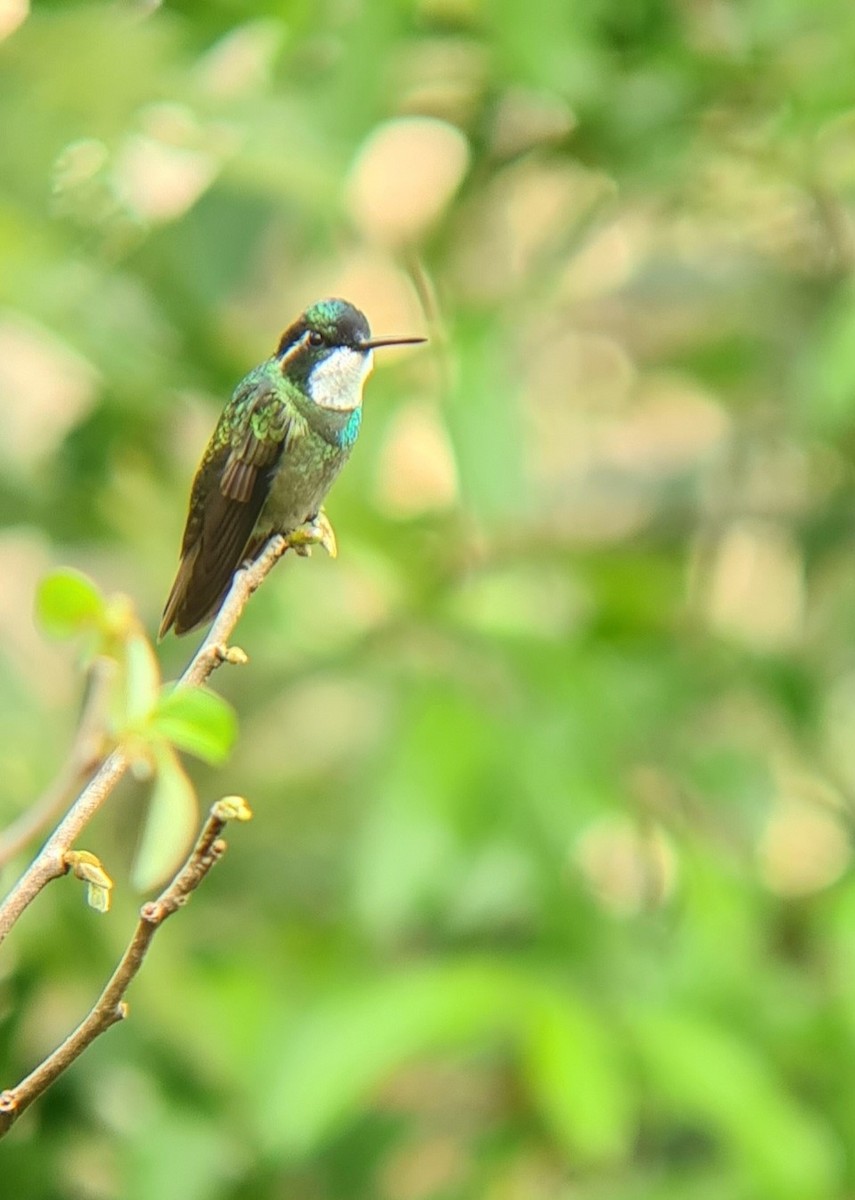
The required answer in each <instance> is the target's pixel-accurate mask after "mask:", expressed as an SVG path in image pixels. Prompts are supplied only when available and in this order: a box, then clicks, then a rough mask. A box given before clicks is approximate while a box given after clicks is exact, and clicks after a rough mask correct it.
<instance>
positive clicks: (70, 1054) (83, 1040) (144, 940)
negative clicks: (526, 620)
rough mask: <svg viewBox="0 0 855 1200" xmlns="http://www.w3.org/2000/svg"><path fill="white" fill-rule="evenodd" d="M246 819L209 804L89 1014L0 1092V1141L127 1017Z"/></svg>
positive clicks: (230, 805)
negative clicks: (133, 991)
mask: <svg viewBox="0 0 855 1200" xmlns="http://www.w3.org/2000/svg"><path fill="white" fill-rule="evenodd" d="M274 561H275V560H274ZM271 565H272V564H271ZM268 569H269V568H268ZM238 615H239V614H238ZM250 816H251V813H250V810H249V806H248V805H247V804H246V802H245V801H244V800H242V799H241V798H240V797H228V798H227V799H225V800H220V801H219V802H218V803H217V804H214V805H213V807H212V808H211V812H210V815H209V817H208V819H207V820H206V822H205V824H204V825H203V827H202V830H201V832H200V834H199V837H198V839H197V841H196V845H195V846H194V847H193V849H192V851H191V852H190V855H189V857H188V858H187V861H186V862H185V863H184V865H183V867H181V868H180V870H179V871H178V872H177V874H176V875H175V877H174V878H173V880H172V882H171V883H170V884H169V885H168V887H166V888H165V890H164V891H163V892H162V893H161V894H160V896H158V898H157V899H156V900H152V901H150V902H149V903H148V904H144V905H143V906H142V908H141V909H140V917H139V921H138V923H137V927H136V929H135V930H134V933H133V936H132V937H131V940H130V941H129V943H128V945H127V948H126V950H125V952H124V954H123V955H122V957H121V959H120V960H119V964H118V966H117V967H116V969H115V971H114V972H113V974H112V976H111V977H110V979H109V981H108V983H107V985H106V987H105V988H104V990H103V991H102V993H101V995H100V996H99V997H98V999H97V1001H96V1002H95V1004H94V1005H93V1007H92V1009H91V1010H90V1012H89V1013H88V1015H87V1016H86V1017H85V1018H84V1019H83V1020H82V1021H81V1023H80V1024H79V1025H78V1026H77V1028H76V1029H75V1030H74V1032H73V1033H71V1034H69V1036H68V1037H67V1038H66V1039H65V1041H64V1042H63V1043H62V1044H61V1045H60V1046H58V1047H57V1048H56V1050H54V1052H53V1053H52V1054H50V1055H49V1056H48V1057H47V1058H46V1059H45V1060H44V1062H42V1063H40V1064H39V1066H37V1067H36V1069H35V1070H34V1071H32V1072H31V1073H30V1074H29V1075H27V1076H26V1078H25V1079H22V1080H21V1082H20V1083H19V1084H17V1085H16V1086H15V1087H13V1088H8V1089H7V1090H6V1091H4V1092H2V1093H0V1137H3V1136H4V1135H5V1134H6V1133H8V1132H9V1130H10V1129H11V1127H12V1125H13V1124H14V1122H15V1121H16V1120H17V1119H18V1117H19V1116H20V1115H21V1113H23V1112H25V1111H26V1109H28V1108H29V1106H30V1105H31V1104H32V1103H33V1101H34V1100H37V1099H38V1097H39V1096H41V1094H42V1093H43V1092H44V1091H46V1090H47V1089H48V1088H49V1087H50V1086H51V1084H52V1083H53V1082H54V1081H55V1080H56V1079H57V1078H58V1077H59V1076H60V1075H61V1074H62V1073H63V1072H64V1071H66V1070H67V1069H68V1068H69V1067H70V1066H71V1064H72V1063H73V1062H74V1061H75V1060H76V1059H77V1058H79V1056H80V1055H81V1054H82V1053H83V1051H84V1050H85V1049H86V1047H87V1046H89V1045H91V1043H92V1042H94V1041H95V1039H96V1038H97V1037H99V1036H100V1035H101V1034H102V1033H105V1032H106V1031H107V1030H108V1029H110V1028H111V1026H113V1025H115V1024H116V1023H117V1022H118V1021H122V1020H124V1018H125V1017H126V1016H127V1015H128V1007H127V1005H126V1003H125V1000H124V996H125V993H126V991H127V990H128V987H129V986H130V984H131V982H132V980H133V979H134V976H135V975H136V974H137V972H138V971H139V969H140V967H141V966H142V964H143V961H144V960H145V956H146V954H147V953H148V949H149V946H150V945H151V942H152V939H153V938H154V935H155V934H156V933H157V931H158V929H159V928H160V926H161V925H162V924H163V922H164V921H165V920H166V918H167V917H169V916H171V915H172V913H174V912H176V911H177V910H178V909H179V908H181V907H182V906H183V905H184V904H186V902H187V900H188V898H189V896H190V893H191V892H193V891H194V890H195V889H196V888H197V887H198V886H199V884H200V883H201V882H202V880H203V879H204V878H205V876H206V875H207V874H208V872H209V871H210V869H211V867H213V866H214V864H215V863H217V862H218V861H219V860H220V858H221V857H222V855H223V853H224V851H225V849H226V843H225V842H224V841H223V839H222V838H221V837H220V834H221V833H222V831H223V829H224V828H225V825H226V822H227V821H229V820H248V819H249V817H250Z"/></svg>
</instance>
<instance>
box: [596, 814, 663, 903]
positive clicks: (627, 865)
mask: <svg viewBox="0 0 855 1200" xmlns="http://www.w3.org/2000/svg"><path fill="white" fill-rule="evenodd" d="M574 858H575V861H576V865H577V866H578V867H579V869H580V870H581V872H582V875H583V876H584V878H585V882H586V883H587V885H588V887H589V889H590V891H591V892H592V893H593V895H594V897H595V899H596V900H597V901H598V902H599V903H600V904H601V905H602V907H603V908H605V909H607V910H608V911H609V912H611V913H613V914H614V915H615V916H618V917H631V916H634V915H635V914H636V913H639V912H641V911H642V910H644V909H648V908H651V907H655V906H658V905H661V904H664V903H665V901H666V900H667V899H668V898H669V897H670V896H671V895H672V894H673V891H674V887H675V885H676V882H677V857H676V855H675V853H674V848H673V846H672V844H671V841H670V839H669V838H668V837H667V836H666V834H665V832H664V830H662V828H661V827H660V826H659V825H655V824H652V823H649V824H647V825H646V826H644V827H642V826H640V825H639V824H638V823H637V822H634V821H631V820H630V819H629V818H628V817H622V816H606V817H601V818H600V819H599V820H596V821H593V822H592V823H591V824H590V825H589V826H588V827H587V829H586V830H585V831H584V832H583V833H582V836H581V837H580V838H579V840H578V842H577V844H576V849H575V854H574Z"/></svg>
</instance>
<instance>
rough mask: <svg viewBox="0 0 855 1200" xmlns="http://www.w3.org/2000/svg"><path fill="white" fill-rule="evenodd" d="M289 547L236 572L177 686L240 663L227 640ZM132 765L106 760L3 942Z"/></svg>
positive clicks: (7, 924)
mask: <svg viewBox="0 0 855 1200" xmlns="http://www.w3.org/2000/svg"><path fill="white" fill-rule="evenodd" d="M288 548H289V542H288V541H287V539H286V538H284V537H281V536H278V535H277V536H276V537H272V538H271V539H270V541H269V542H268V543H267V545H266V546H265V547H264V550H263V551H262V552H261V554H260V555H259V556H258V558H256V559H255V561H254V562H253V563H251V564H250V566H248V567H245V568H244V569H243V570H240V571H238V572H237V574H236V575H235V577H234V580H233V581H232V586H231V588H230V589H229V593H228V595H227V596H226V598H225V600H224V601H223V605H222V607H221V608H220V611H219V612H218V613H217V616H216V619H215V620H214V623H213V625H212V626H211V628H210V631H209V633H208V636H207V637H206V638H205V640H204V641H203V642H202V644H201V646H200V647H199V649H198V650H197V651H196V653H195V654H194V655H193V658H192V659H191V660H190V663H189V664H188V666H187V668H186V670H185V671H184V673H183V674H182V676H181V678H180V679H179V680H178V685H179V686H181V687H199V686H200V685H201V684H203V683H204V682H205V681H206V680H207V679H208V678H209V677H210V676H211V674H212V673H213V672H214V671H215V670H216V669H217V667H219V666H220V665H221V664H222V663H224V662H240V661H242V658H241V656H240V655H239V654H236V653H235V652H234V650H229V647H228V640H229V638H230V637H231V635H232V632H233V631H234V628H235V626H236V625H237V623H238V621H239V620H240V617H241V614H242V613H243V610H244V608H245V607H246V604H247V601H248V600H249V598H250V596H251V595H252V593H253V592H254V591H255V590H256V588H257V587H259V586H260V584H261V583H262V581H263V580H264V579H265V578H266V576H267V575H268V574H269V573H270V571H271V570H272V569H273V567H274V566H275V565H276V563H277V562H278V561H279V559H280V558H281V557H282V555H283V554H284V553H285V551H286V550H287V549H288ZM129 765H130V760H129V758H128V754H127V753H126V751H125V750H124V749H123V748H122V747H121V746H119V747H118V748H117V749H116V750H114V751H113V752H112V754H110V755H109V756H108V757H107V758H106V759H105V760H104V762H103V763H102V765H101V766H100V767H99V769H98V770H97V772H96V773H95V775H94V776H93V777H92V779H91V780H90V781H89V783H88V784H87V785H86V787H85V788H84V789H83V791H82V792H81V793H80V795H79V796H78V797H77V799H76V800H75V801H74V803H73V804H72V806H71V808H70V809H69V810H68V813H67V814H66V816H65V817H64V818H63V820H62V821H61V822H60V824H59V825H58V826H57V827H56V829H55V830H54V832H53V833H52V834H51V836H50V837H49V838H48V840H47V841H46V842H45V844H44V846H43V847H42V849H41V850H40V851H39V853H38V854H37V855H36V857H35V858H34V859H33V862H32V864H31V865H30V866H29V867H28V868H27V870H26V871H25V872H24V874H23V875H22V876H21V878H20V879H19V880H18V882H17V883H16V884H15V886H14V887H13V888H12V890H11V892H9V895H8V896H7V897H6V899H5V900H4V901H3V903H2V904H0V943H2V942H3V940H4V939H5V937H6V935H7V934H8V932H9V930H10V929H11V928H12V926H13V925H14V924H15V922H16V921H17V920H18V918H19V917H20V915H21V913H22V912H23V911H24V910H25V909H26V908H27V907H28V905H30V904H31V903H32V902H33V900H34V899H35V898H36V896H37V895H38V894H39V892H40V891H41V890H42V888H43V887H45V886H46V885H47V884H48V883H50V881H51V880H52V879H58V878H59V877H60V876H61V875H64V874H65V872H66V870H67V869H68V867H67V863H66V861H65V855H66V853H67V852H68V851H69V850H70V849H71V847H72V846H73V845H74V843H75V842H76V840H77V838H78V837H79V836H80V834H81V832H82V830H83V829H84V828H85V827H86V825H87V824H88V823H89V821H91V820H92V818H93V817H94V816H95V814H96V813H97V812H98V810H99V809H100V807H101V805H102V804H103V803H104V801H105V800H106V799H107V797H108V796H109V795H110V794H111V793H112V791H113V790H114V788H115V787H116V784H117V783H118V782H119V780H120V779H121V778H122V776H123V775H124V774H125V772H126V771H127V769H128V766H129Z"/></svg>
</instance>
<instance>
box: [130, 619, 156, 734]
mask: <svg viewBox="0 0 855 1200" xmlns="http://www.w3.org/2000/svg"><path fill="white" fill-rule="evenodd" d="M124 660H125V671H126V679H125V689H126V699H125V704H126V719H127V723H128V724H129V725H136V724H138V723H139V722H141V721H143V720H144V719H145V718H146V717H147V716H148V715H149V713H151V712H152V710H153V709H154V707H155V705H156V704H157V700H158V692H159V689H160V665H159V663H158V661H157V656H156V655H155V653H154V647H153V646H152V644H151V642H150V641H149V640H148V638H147V637H146V636H145V634H143V633H133V634H131V636H130V637H129V638H128V639H127V641H126V643H125V647H124Z"/></svg>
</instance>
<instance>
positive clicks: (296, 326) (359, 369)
mask: <svg viewBox="0 0 855 1200" xmlns="http://www.w3.org/2000/svg"><path fill="white" fill-rule="evenodd" d="M424 340H425V339H424V338H421V337H379V338H372V336H371V330H370V329H369V327H368V322H367V321H366V319H365V317H364V316H363V315H362V313H361V312H360V311H359V310H358V309H357V308H354V307H353V305H352V304H348V303H347V301H346V300H319V301H318V302H317V303H316V304H313V305H312V306H311V307H310V308H307V309H306V311H305V312H304V313H303V314H302V316H300V317H298V318H297V320H296V321H295V322H294V323H293V325H289V326H288V328H287V329H286V330H285V332H284V333H283V334H282V337H281V338H280V339H279V345H278V346H277V347H276V352H275V353H274V354H273V356H272V357H271V358H268V359H267V360H266V362H263V363H261V365H260V366H258V367H255V368H253V370H252V371H250V373H249V374H248V375H247V376H246V378H245V379H242V380H241V382H240V383H239V384H238V386H237V388H236V389H235V391H234V394H233V395H232V398H231V400H229V402H228V404H227V405H226V407H225V409H224V410H223V413H222V415H221V417H220V419H219V421H218V422H217V427H216V429H215V430H214V433H213V436H212V437H211V440H210V441H209V443H208V446H207V449H206V450H205V453H204V455H203V457H202V461H201V463H200V464H199V469H198V470H197V472H196V477H195V478H194V480H193V488H192V491H191V493H190V511H189V513H188V514H187V524H186V526H185V528H184V539H183V541H182V543H181V563H180V565H179V567H178V573H177V575H176V577H175V582H174V583H173V585H172V591H171V592H170V593H169V599H168V600H167V601H166V607H165V608H164V611H163V620H162V622H161V625H160V636H161V637H163V635H164V634H165V633H167V632H168V630H169V629H172V628H174V630H175V632H176V633H177V634H181V633H187V632H189V631H190V630H191V629H195V628H196V626H197V625H202V624H204V622H205V621H208V620H210V619H211V617H213V616H214V614H215V613H216V611H217V609H218V608H219V606H220V604H221V603H222V601H223V599H224V598H225V595H226V592H227V591H228V589H229V586H230V585H231V581H232V576H233V575H234V573H235V571H236V570H237V568H238V567H239V566H240V565H241V563H242V562H243V561H244V560H245V559H247V558H252V557H253V556H254V555H255V554H256V553H257V552H258V550H259V549H260V548H261V546H262V545H263V544H264V543H265V542H266V541H267V539H268V538H269V537H271V536H272V535H273V534H275V533H281V534H286V535H288V534H291V535H293V534H295V533H296V532H297V531H300V530H301V529H302V528H303V527H307V530H303V532H306V533H307V536H306V537H305V539H304V540H305V541H306V542H311V541H318V540H321V534H320V532H319V528H318V526H317V525H316V524H315V523H316V522H317V521H318V516H319V513H320V510H321V503H322V502H323V499H324V496H326V494H327V492H328V491H329V489H330V487H331V486H332V483H333V480H334V479H335V477H336V476H337V475H338V473H339V471H340V470H341V468H342V467H343V466H344V464H345V463H346V462H347V459H348V457H349V456H350V452H351V450H352V449H353V445H354V442H355V441H356V438H357V435H358V434H359V426H360V421H361V418H362V387H363V384H364V383H365V380H366V378H367V376H368V374H369V373H370V371H371V368H372V366H373V358H374V355H373V351H374V350H375V349H376V348H377V347H378V346H400V345H405V344H408V343H415V342H423V341H424ZM322 519H323V518H322Z"/></svg>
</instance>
